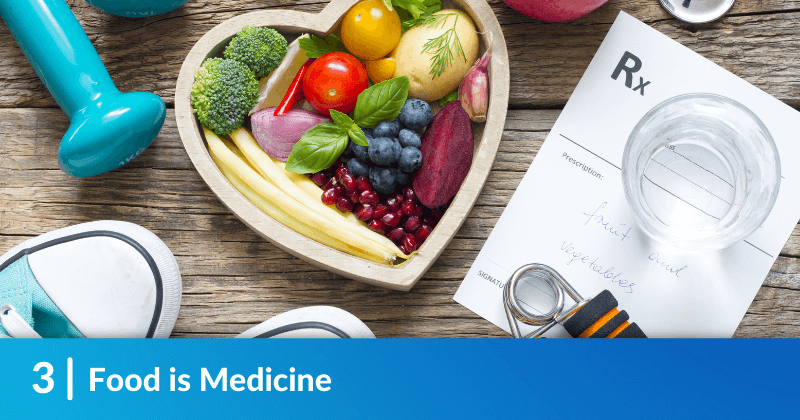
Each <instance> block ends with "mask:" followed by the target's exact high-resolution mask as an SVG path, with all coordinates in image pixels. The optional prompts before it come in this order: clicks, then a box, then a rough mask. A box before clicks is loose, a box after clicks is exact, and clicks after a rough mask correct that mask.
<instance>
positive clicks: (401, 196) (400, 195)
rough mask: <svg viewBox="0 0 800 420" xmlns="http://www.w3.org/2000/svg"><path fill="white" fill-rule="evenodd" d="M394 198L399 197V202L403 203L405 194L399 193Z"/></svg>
mask: <svg viewBox="0 0 800 420" xmlns="http://www.w3.org/2000/svg"><path fill="white" fill-rule="evenodd" d="M394 198H396V199H397V202H398V203H400V204H403V194H397V195H396V196H394Z"/></svg>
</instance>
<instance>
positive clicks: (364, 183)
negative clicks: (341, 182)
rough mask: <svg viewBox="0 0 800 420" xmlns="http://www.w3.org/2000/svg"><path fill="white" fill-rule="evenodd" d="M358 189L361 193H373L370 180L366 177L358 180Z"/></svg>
mask: <svg viewBox="0 0 800 420" xmlns="http://www.w3.org/2000/svg"><path fill="white" fill-rule="evenodd" d="M356 188H357V189H358V190H359V191H372V185H369V179H367V177H365V176H360V177H358V178H356Z"/></svg>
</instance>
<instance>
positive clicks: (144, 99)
mask: <svg viewBox="0 0 800 420" xmlns="http://www.w3.org/2000/svg"><path fill="white" fill-rule="evenodd" d="M0 16H2V18H3V21H5V23H6V25H7V26H8V28H9V30H10V31H11V34H12V35H13V36H14V39H15V40H16V41H17V43H18V44H19V46H20V48H22V51H23V52H24V53H25V56H26V57H27V58H28V61H29V62H30V63H31V65H32V66H33V68H34V70H35V71H36V74H38V75H39V78H40V79H42V82H43V83H44V85H45V86H46V87H47V90H48V91H50V94H51V95H53V98H54V99H55V100H56V102H57V103H58V105H59V106H60V107H61V109H62V110H64V112H65V113H66V114H67V116H69V118H70V121H71V124H70V127H69V129H68V130H67V132H66V134H65V135H64V137H63V138H62V140H61V146H60V147H59V151H58V161H59V162H58V163H59V166H60V167H61V169H62V170H64V172H66V173H68V174H70V175H72V176H77V177H87V176H94V175H99V174H102V173H104V172H108V171H111V170H114V169H117V168H119V167H120V166H123V165H124V164H126V163H128V162H130V161H131V160H133V159H134V158H135V157H136V156H138V155H139V154H141V153H142V152H143V151H144V150H145V149H146V148H147V147H148V146H149V145H150V144H151V143H152V142H153V140H154V139H155V137H156V136H157V135H158V133H159V131H161V127H162V126H163V124H164V119H165V118H166V107H165V105H164V102H163V101H162V100H161V98H159V97H158V96H157V95H154V94H152V93H143V92H135V93H121V92H120V91H119V90H118V89H117V87H116V86H115V85H114V82H113V81H112V80H111V76H109V74H108V71H107V70H106V68H105V66H104V65H103V62H102V61H101V60H100V56H98V55H97V51H96V50H95V49H94V46H93V45H92V43H91V42H90V41H89V38H88V37H87V36H86V32H84V31H83V28H82V27H81V25H80V23H78V20H77V19H76V18H75V15H74V14H73V13H72V11H71V10H70V8H69V6H67V4H66V3H65V2H64V0H0Z"/></svg>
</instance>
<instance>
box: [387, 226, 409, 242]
mask: <svg viewBox="0 0 800 420" xmlns="http://www.w3.org/2000/svg"><path fill="white" fill-rule="evenodd" d="M405 234H406V232H405V231H404V230H403V228H394V229H392V230H390V231H389V233H388V234H386V237H387V238H389V239H391V240H392V242H399V241H400V240H401V239H403V235H405Z"/></svg>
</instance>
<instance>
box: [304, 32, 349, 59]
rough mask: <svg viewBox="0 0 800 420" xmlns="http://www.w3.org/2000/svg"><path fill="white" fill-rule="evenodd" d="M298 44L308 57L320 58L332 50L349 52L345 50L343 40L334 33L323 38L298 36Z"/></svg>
mask: <svg viewBox="0 0 800 420" xmlns="http://www.w3.org/2000/svg"><path fill="white" fill-rule="evenodd" d="M299 44H300V49H302V50H303V51H305V52H306V57H308V58H320V57H322V56H323V55H325V54H327V53H329V52H334V51H341V52H346V53H348V54H349V53H350V51H347V48H345V46H344V42H342V40H341V39H339V37H337V36H336V35H328V36H326V37H325V39H322V38H320V37H318V36H314V35H309V36H308V37H307V38H300V41H299Z"/></svg>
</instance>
